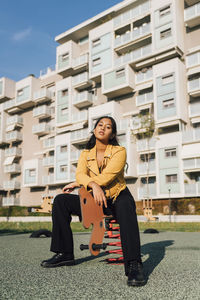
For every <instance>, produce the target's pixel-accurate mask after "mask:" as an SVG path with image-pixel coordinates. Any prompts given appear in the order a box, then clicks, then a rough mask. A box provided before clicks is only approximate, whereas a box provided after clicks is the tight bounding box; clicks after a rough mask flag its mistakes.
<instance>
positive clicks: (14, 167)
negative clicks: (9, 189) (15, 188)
mask: <svg viewBox="0 0 200 300" xmlns="http://www.w3.org/2000/svg"><path fill="white" fill-rule="evenodd" d="M4 172H5V173H10V174H18V173H21V166H20V164H16V163H14V164H11V165H8V166H5V167H4Z"/></svg>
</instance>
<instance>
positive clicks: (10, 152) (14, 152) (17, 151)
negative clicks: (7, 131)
mask: <svg viewBox="0 0 200 300" xmlns="http://www.w3.org/2000/svg"><path fill="white" fill-rule="evenodd" d="M5 156H6V157H8V156H16V157H17V156H18V157H20V156H22V149H21V148H17V147H12V148H7V149H5Z"/></svg>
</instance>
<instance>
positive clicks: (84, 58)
mask: <svg viewBox="0 0 200 300" xmlns="http://www.w3.org/2000/svg"><path fill="white" fill-rule="evenodd" d="M88 61H89V60H88V54H83V55H81V56H79V57H77V58H74V59H73V62H72V67H73V68H75V69H76V68H78V67H79V66H82V65H85V64H88Z"/></svg>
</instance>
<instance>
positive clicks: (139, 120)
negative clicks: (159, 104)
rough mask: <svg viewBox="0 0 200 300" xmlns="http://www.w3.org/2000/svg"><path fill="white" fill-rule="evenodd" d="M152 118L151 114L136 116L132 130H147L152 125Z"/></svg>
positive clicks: (132, 123)
mask: <svg viewBox="0 0 200 300" xmlns="http://www.w3.org/2000/svg"><path fill="white" fill-rule="evenodd" d="M151 122H152V120H151V118H150V116H149V115H143V116H134V117H133V118H132V120H131V129H132V130H137V131H138V130H139V131H140V132H146V130H148V127H150V126H151Z"/></svg>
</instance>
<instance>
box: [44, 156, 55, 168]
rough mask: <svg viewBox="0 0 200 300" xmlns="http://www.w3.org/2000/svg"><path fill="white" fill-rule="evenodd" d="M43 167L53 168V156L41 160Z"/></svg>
mask: <svg viewBox="0 0 200 300" xmlns="http://www.w3.org/2000/svg"><path fill="white" fill-rule="evenodd" d="M42 165H43V167H53V165H54V156H47V157H44V158H43V160H42Z"/></svg>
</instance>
